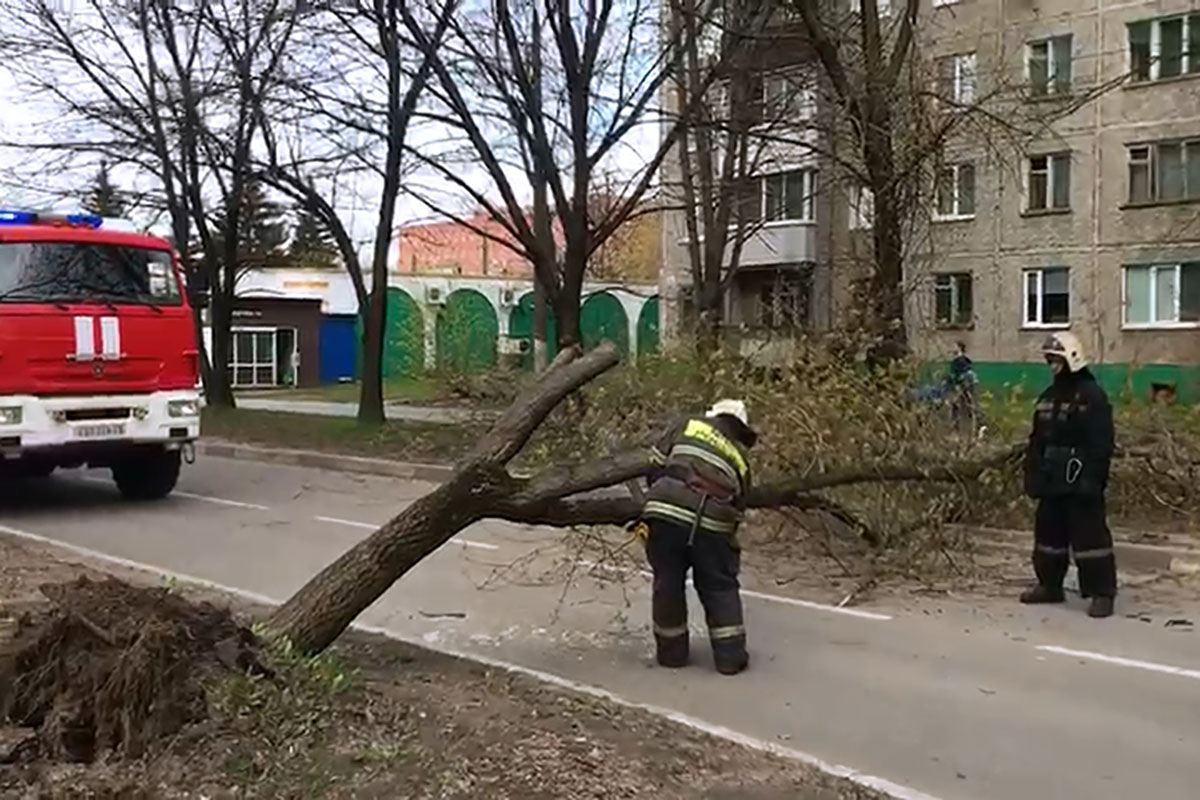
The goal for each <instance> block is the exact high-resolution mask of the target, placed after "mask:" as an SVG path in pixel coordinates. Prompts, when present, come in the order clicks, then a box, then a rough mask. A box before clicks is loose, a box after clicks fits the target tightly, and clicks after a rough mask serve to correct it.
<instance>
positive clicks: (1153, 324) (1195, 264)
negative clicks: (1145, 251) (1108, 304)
mask: <svg viewBox="0 0 1200 800" xmlns="http://www.w3.org/2000/svg"><path fill="white" fill-rule="evenodd" d="M1185 267H1191V268H1192V269H1194V270H1196V272H1197V273H1198V274H1197V280H1200V261H1176V262H1173V263H1172V262H1165V263H1160V264H1124V265H1122V266H1121V330H1126V331H1149V330H1195V329H1196V328H1200V319H1197V320H1181V319H1180V318H1179V317H1180V311H1181V310H1182V305H1183V271H1184V268H1185ZM1143 269H1145V270H1149V271H1150V295H1149V302H1150V315H1151V316H1153V315H1154V314H1155V313H1156V312H1157V310H1158V281H1157V280H1156V276H1157V273H1158V271H1159V270H1171V271H1173V272H1174V273H1175V318H1174V319H1173V320H1168V321H1162V320H1153V319H1152V320H1150V321H1148V322H1130V321H1129V271H1130V270H1143Z"/></svg>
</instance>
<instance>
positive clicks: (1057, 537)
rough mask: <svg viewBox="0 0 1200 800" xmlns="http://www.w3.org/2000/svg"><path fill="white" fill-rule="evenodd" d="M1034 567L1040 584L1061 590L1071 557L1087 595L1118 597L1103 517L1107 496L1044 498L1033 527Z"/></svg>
mask: <svg viewBox="0 0 1200 800" xmlns="http://www.w3.org/2000/svg"><path fill="white" fill-rule="evenodd" d="M1033 538H1034V546H1033V569H1034V571H1035V572H1036V573H1037V578H1038V583H1040V584H1041V585H1042V586H1045V587H1046V588H1047V589H1050V590H1052V591H1061V590H1062V584H1063V578H1065V577H1066V575H1067V566H1068V564H1069V558H1070V556H1071V554H1072V552H1073V553H1074V556H1075V566H1076V567H1077V568H1078V569H1079V593H1080V594H1081V595H1083V596H1084V597H1115V596H1116V593H1117V561H1116V558H1115V557H1114V556H1113V540H1112V533H1111V532H1110V531H1109V530H1108V523H1107V522H1106V521H1105V518H1104V497H1103V496H1099V497H1078V496H1075V497H1071V496H1068V497H1052V498H1043V499H1042V500H1041V501H1040V502H1039V503H1038V507H1037V516H1036V517H1035V521H1034V528H1033Z"/></svg>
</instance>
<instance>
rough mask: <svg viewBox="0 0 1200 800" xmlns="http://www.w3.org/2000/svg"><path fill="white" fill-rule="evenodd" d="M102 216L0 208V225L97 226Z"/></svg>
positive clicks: (101, 221)
mask: <svg viewBox="0 0 1200 800" xmlns="http://www.w3.org/2000/svg"><path fill="white" fill-rule="evenodd" d="M103 224H104V218H103V217H101V216H100V215H99V214H86V213H83V212H77V213H74V214H44V213H39V212H36V211H6V210H0V225H69V226H71V227H73V228H99V227H100V226H101V225H103Z"/></svg>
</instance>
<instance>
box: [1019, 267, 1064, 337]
mask: <svg viewBox="0 0 1200 800" xmlns="http://www.w3.org/2000/svg"><path fill="white" fill-rule="evenodd" d="M1057 271H1062V272H1065V273H1066V276H1067V318H1066V320H1065V321H1063V322H1046V321H1045V319H1046V273H1047V272H1057ZM1031 275H1036V276H1037V319H1036V320H1032V321H1031V320H1030V319H1029V312H1030V307H1029V278H1030V276H1031ZM1069 327H1071V268H1070V267H1058V266H1054V267H1026V268H1025V269H1023V270H1021V328H1022V329H1025V330H1062V329H1065V328H1069Z"/></svg>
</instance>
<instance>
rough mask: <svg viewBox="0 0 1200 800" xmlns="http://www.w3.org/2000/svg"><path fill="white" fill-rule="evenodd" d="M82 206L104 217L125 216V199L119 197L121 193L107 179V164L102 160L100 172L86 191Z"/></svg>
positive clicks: (117, 217) (115, 217) (116, 217)
mask: <svg viewBox="0 0 1200 800" xmlns="http://www.w3.org/2000/svg"><path fill="white" fill-rule="evenodd" d="M84 207H85V208H86V209H87V210H88V211H89V212H91V213H93V214H99V215H100V216H102V217H104V218H106V219H121V218H123V217H124V216H125V212H126V210H127V209H126V205H125V201H124V200H122V199H121V193H120V192H119V191H117V187H115V186H113V184H112V181H111V180H110V179H109V177H108V164H107V163H106V162H104V161H101V162H100V172H98V173H97V174H96V178H95V180H93V181H92V188H91V189H90V190H89V191H88V194H87V200H86V201H85V202H84Z"/></svg>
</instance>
